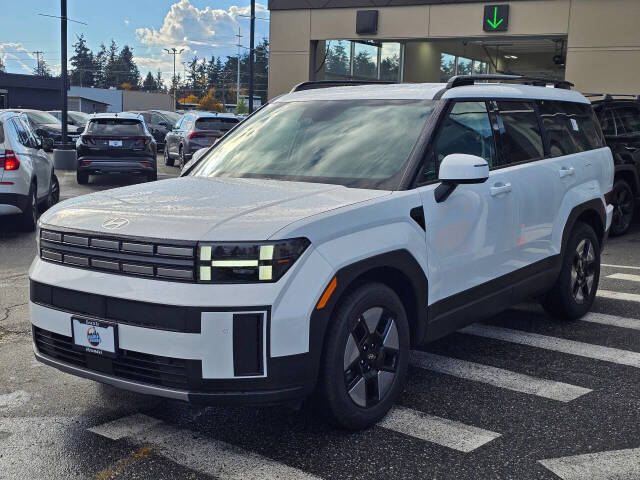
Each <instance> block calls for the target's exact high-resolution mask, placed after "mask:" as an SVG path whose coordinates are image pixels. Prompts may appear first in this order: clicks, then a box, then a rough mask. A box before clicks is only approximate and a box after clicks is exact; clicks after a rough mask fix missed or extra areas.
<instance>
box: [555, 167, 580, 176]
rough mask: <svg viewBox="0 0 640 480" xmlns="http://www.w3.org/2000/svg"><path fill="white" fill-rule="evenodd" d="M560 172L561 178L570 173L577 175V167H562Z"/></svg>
mask: <svg viewBox="0 0 640 480" xmlns="http://www.w3.org/2000/svg"><path fill="white" fill-rule="evenodd" d="M558 173H559V174H560V178H564V177H568V176H569V175H575V173H576V169H575V168H573V167H569V168H567V167H562V168H561V169H560V171H559V172H558Z"/></svg>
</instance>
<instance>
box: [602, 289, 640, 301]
mask: <svg viewBox="0 0 640 480" xmlns="http://www.w3.org/2000/svg"><path fill="white" fill-rule="evenodd" d="M596 297H600V298H610V299H612V300H624V301H626V302H640V295H638V294H637V293H623V292H612V291H609V290H600V289H598V292H597V293H596Z"/></svg>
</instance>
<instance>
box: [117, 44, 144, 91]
mask: <svg viewBox="0 0 640 480" xmlns="http://www.w3.org/2000/svg"><path fill="white" fill-rule="evenodd" d="M118 65H119V68H120V71H121V72H122V73H121V77H120V79H121V84H122V83H129V84H131V88H132V89H133V90H136V89H137V88H138V87H139V85H140V71H139V70H138V67H137V65H136V64H135V62H134V61H133V49H132V48H130V47H129V46H128V45H125V46H124V47H122V50H121V51H120V54H119V55H118Z"/></svg>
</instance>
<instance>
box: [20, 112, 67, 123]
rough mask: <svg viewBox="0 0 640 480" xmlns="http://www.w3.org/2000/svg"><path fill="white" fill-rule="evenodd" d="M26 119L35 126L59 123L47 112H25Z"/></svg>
mask: <svg viewBox="0 0 640 480" xmlns="http://www.w3.org/2000/svg"><path fill="white" fill-rule="evenodd" d="M27 117H28V118H29V120H30V121H32V122H33V123H35V124H36V125H42V124H45V123H54V124H56V123H60V120H58V119H57V118H56V117H54V116H53V115H51V114H50V113H48V112H27Z"/></svg>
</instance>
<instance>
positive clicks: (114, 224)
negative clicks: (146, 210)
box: [102, 218, 129, 230]
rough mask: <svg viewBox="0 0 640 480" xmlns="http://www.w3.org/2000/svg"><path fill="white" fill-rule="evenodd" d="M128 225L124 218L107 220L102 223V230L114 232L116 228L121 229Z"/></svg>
mask: <svg viewBox="0 0 640 480" xmlns="http://www.w3.org/2000/svg"><path fill="white" fill-rule="evenodd" d="M127 225H129V220H127V219H126V218H109V219H107V220H105V221H104V223H103V224H102V228H106V229H107V230H115V229H116V228H122V227H125V226H127Z"/></svg>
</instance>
